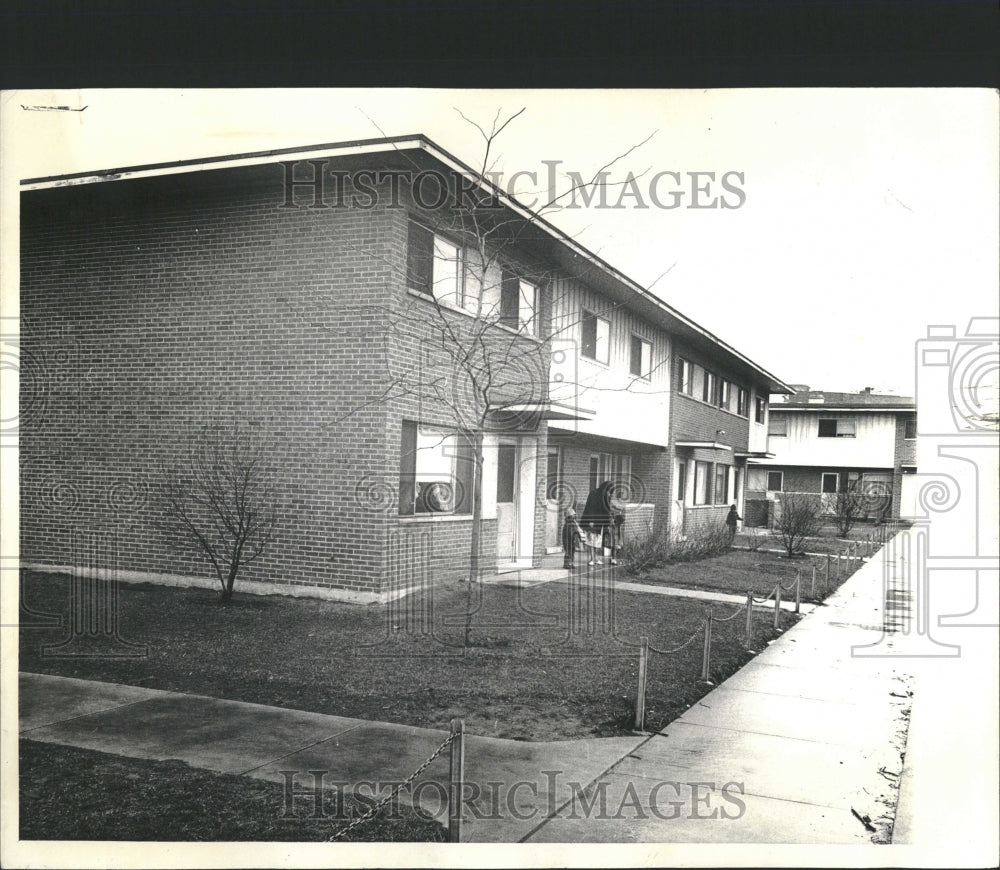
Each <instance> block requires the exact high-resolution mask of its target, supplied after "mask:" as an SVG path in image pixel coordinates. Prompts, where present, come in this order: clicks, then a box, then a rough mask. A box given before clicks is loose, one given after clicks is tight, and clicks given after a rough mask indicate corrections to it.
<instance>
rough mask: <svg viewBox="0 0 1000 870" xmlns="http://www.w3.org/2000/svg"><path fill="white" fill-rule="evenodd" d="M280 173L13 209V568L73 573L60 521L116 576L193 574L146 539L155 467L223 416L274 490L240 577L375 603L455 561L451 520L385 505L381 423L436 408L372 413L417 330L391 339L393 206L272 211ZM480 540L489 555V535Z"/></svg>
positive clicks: (46, 200)
mask: <svg viewBox="0 0 1000 870" xmlns="http://www.w3.org/2000/svg"><path fill="white" fill-rule="evenodd" d="M282 176H283V170H282V168H281V167H280V166H266V167H255V168H252V169H239V170H219V171H214V172H200V173H197V174H196V175H194V176H170V177H160V178H148V179H135V180H129V181H116V182H112V183H104V184H91V185H83V186H77V187H66V188H57V189H52V190H44V191H33V192H28V193H25V194H24V195H23V196H22V227H21V280H22V283H21V354H22V377H21V407H22V409H23V410H24V413H23V414H22V419H21V451H20V463H21V487H22V490H21V492H22V497H21V554H22V558H23V559H24V560H25V561H28V562H41V563H46V564H73V563H74V558H75V556H74V554H73V552H72V551H71V545H70V540H71V531H72V530H73V529H86V530H93V531H101V530H115V531H117V533H118V540H119V553H118V564H119V567H121V568H127V569H129V570H133V571H146V572H156V573H168V574H184V575H198V576H210V570H209V569H208V567H207V566H206V565H205V564H204V563H203V562H202V560H201V559H200V557H198V556H197V554H195V553H191V552H185V551H182V550H181V549H179V548H178V547H177V546H176V545H174V544H173V543H171V542H170V541H168V540H167V539H166V538H164V537H163V536H162V534H160V533H159V532H158V531H157V530H156V520H157V518H158V517H159V516H160V513H161V507H160V502H159V491H160V486H161V483H162V479H163V477H162V469H163V467H165V466H170V465H175V464H178V463H183V462H184V460H185V459H186V458H187V457H188V456H189V455H190V451H191V448H192V446H194V445H196V444H197V443H199V440H200V439H201V437H202V436H201V434H200V433H201V432H202V430H203V428H204V426H205V425H206V424H210V423H214V422H218V421H229V420H232V419H237V418H238V419H242V420H252V421H253V422H254V423H255V425H256V428H257V430H258V431H260V432H261V433H263V435H262V437H264V438H266V440H267V443H268V444H269V448H270V457H271V459H272V461H273V463H274V466H275V468H276V469H277V477H278V490H279V492H280V494H281V496H280V499H279V531H278V536H277V539H276V541H275V543H274V546H273V547H272V548H271V549H270V551H269V552H268V554H267V555H266V556H265V557H264V558H262V559H261V560H260V561H258V562H257V563H255V564H254V565H252V566H250V567H249V568H248V569H247V571H246V574H245V575H243V576H244V578H245V579H249V580H260V581H265V582H271V583H279V584H282V583H289V584H291V583H294V584H307V585H317V586H330V587H338V588H345V589H352V590H358V591H380V590H382V589H383V588H384V587H386V585H387V584H393V585H395V584H397V583H399V582H401V580H402V581H406V579H407V578H409V579H410V580H413V579H417V578H419V576H420V574H421V572H422V571H424V570H429V571H431V572H433V573H435V574H436V575H442V576H443V575H449V576H450V575H454V576H458V575H460V574H461V573H462V571H463V568H465V566H467V562H468V548H469V528H470V525H471V522H470V521H468V520H458V519H456V520H449V521H438V522H432V523H421V522H416V523H400V521H399V517H398V505H397V502H396V488H397V486H398V479H399V454H400V421H401V420H402V419H404V418H405V419H418V420H424V421H425V422H440V423H448V422H450V419H451V420H453V419H454V418H453V416H451V417H450V415H448V414H442V413H437V415H436V416H437V417H438V419H436V420H430V419H427V418H429V417H434V416H435V411H434V409H433V407H432V406H431V405H430V404H429V403H428V402H427V401H426V398H424V399H420V398H414V397H412V396H410V397H408V398H396V399H393V398H389V399H387V400H385V401H372V399H373V397H376V396H382V395H383V391H384V389H385V387H386V386H387V384H390V383H392V382H393V381H394V379H395V378H396V377H397V375H398V371H399V368H400V367H401V366H404V367H405V366H406V365H407V364H408V363H409V361H411V360H412V359H414V358H415V354H416V353H418V352H419V351H420V345H421V343H426V340H427V339H428V335H427V334H422V333H420V331H419V330H414V329H412V328H411V327H410V325H409V322H408V321H407V327H406V329H402V330H401V329H400V328H399V326H400V324H401V323H402V322H403V319H402V316H401V314H400V313H401V312H405V311H406V310H408V308H407V306H411V305H412V304H413V303H414V300H413V299H412V296H411V295H410V294H409V293H408V292H407V291H406V287H405V257H406V212H405V210H404V209H399V208H386V207H383V204H384V203H387V202H389V201H390V198H389V197H388V196H387V195H386V196H383V197H382V199H381V200H380V204H379V205H378V206H376V207H373V208H370V209H358V208H351V209H346V208H345V209H336V208H328V209H309V208H283V207H282V203H283V201H284V196H283V190H282V185H281V181H282ZM345 193H350V191H349V190H348V191H345ZM418 304H423V303H422V300H420V301H419V302H418ZM396 338H399V339H400V340H399V341H396V340H395V339H396ZM438 338H439V339H440V332H439V333H438ZM438 411H440V409H438ZM449 417H450V419H449ZM540 468H543V466H540ZM541 477H542V478H543V479H544V474H542V475H541ZM541 485H542V486H543V485H544V484H541ZM538 525H539V524H538V523H536V536H537V535H538V534H539V533H540V532H539V531H538ZM482 547H483V552H484V553H491V554H492V558H487V563H488V564H492V562H493V561H494V560H495V553H496V529H495V522H491V521H485V522H484V529H483V543H482ZM465 570H467V568H466V569H465Z"/></svg>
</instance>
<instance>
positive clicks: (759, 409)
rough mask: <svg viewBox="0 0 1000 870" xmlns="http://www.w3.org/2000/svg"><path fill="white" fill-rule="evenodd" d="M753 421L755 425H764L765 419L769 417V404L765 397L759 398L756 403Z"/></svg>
mask: <svg viewBox="0 0 1000 870" xmlns="http://www.w3.org/2000/svg"><path fill="white" fill-rule="evenodd" d="M755 405H756V407H755V408H754V413H753V419H754V422H755V423H763V422H764V418H765V416H766V415H767V402H765V401H764V397H763V396H757V401H756V403H755Z"/></svg>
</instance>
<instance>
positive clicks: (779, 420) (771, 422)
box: [767, 415, 788, 438]
mask: <svg viewBox="0 0 1000 870" xmlns="http://www.w3.org/2000/svg"><path fill="white" fill-rule="evenodd" d="M775 426H780V427H781V428H782V429H783V430H784V431H782V432H777V431H774V427H775ZM767 437H768V438H787V437H788V418H787V417H785V416H782V415H779V416H777V417H774V416H772V417H769V418H768V421H767Z"/></svg>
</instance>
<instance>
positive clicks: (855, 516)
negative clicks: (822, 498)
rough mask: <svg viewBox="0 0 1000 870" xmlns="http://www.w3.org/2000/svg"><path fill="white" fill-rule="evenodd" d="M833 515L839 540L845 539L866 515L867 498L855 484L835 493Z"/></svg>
mask: <svg viewBox="0 0 1000 870" xmlns="http://www.w3.org/2000/svg"><path fill="white" fill-rule="evenodd" d="M833 513H834V518H835V520H836V523H837V534H838V535H839V536H840V537H841V538H846V537H847V536H848V535H849V534H850V533H851V529H853V528H854V526H855V524H856V523H857V522H858V521H859V520H861V519H863V518H864V516H865V514H866V513H867V498H866V496H865V493H864V492H863V491H862V490H861V488H860V487H859V486H858V485H857V484H856V483H854V484H852V485H850V486H849V487H848V488H847V489H845V490H841V491H840V492H838V493H837V498H836V500H835V501H834V506H833Z"/></svg>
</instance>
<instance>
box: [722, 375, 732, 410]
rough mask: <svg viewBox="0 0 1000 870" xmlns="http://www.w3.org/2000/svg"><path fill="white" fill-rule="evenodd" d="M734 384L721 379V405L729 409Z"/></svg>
mask: <svg viewBox="0 0 1000 870" xmlns="http://www.w3.org/2000/svg"><path fill="white" fill-rule="evenodd" d="M732 386H733V385H732V384H731V383H729V381H727V380H720V381H719V407H720V408H725V409H726V410H727V411H728V410H729V396H730V392H731V390H732Z"/></svg>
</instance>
